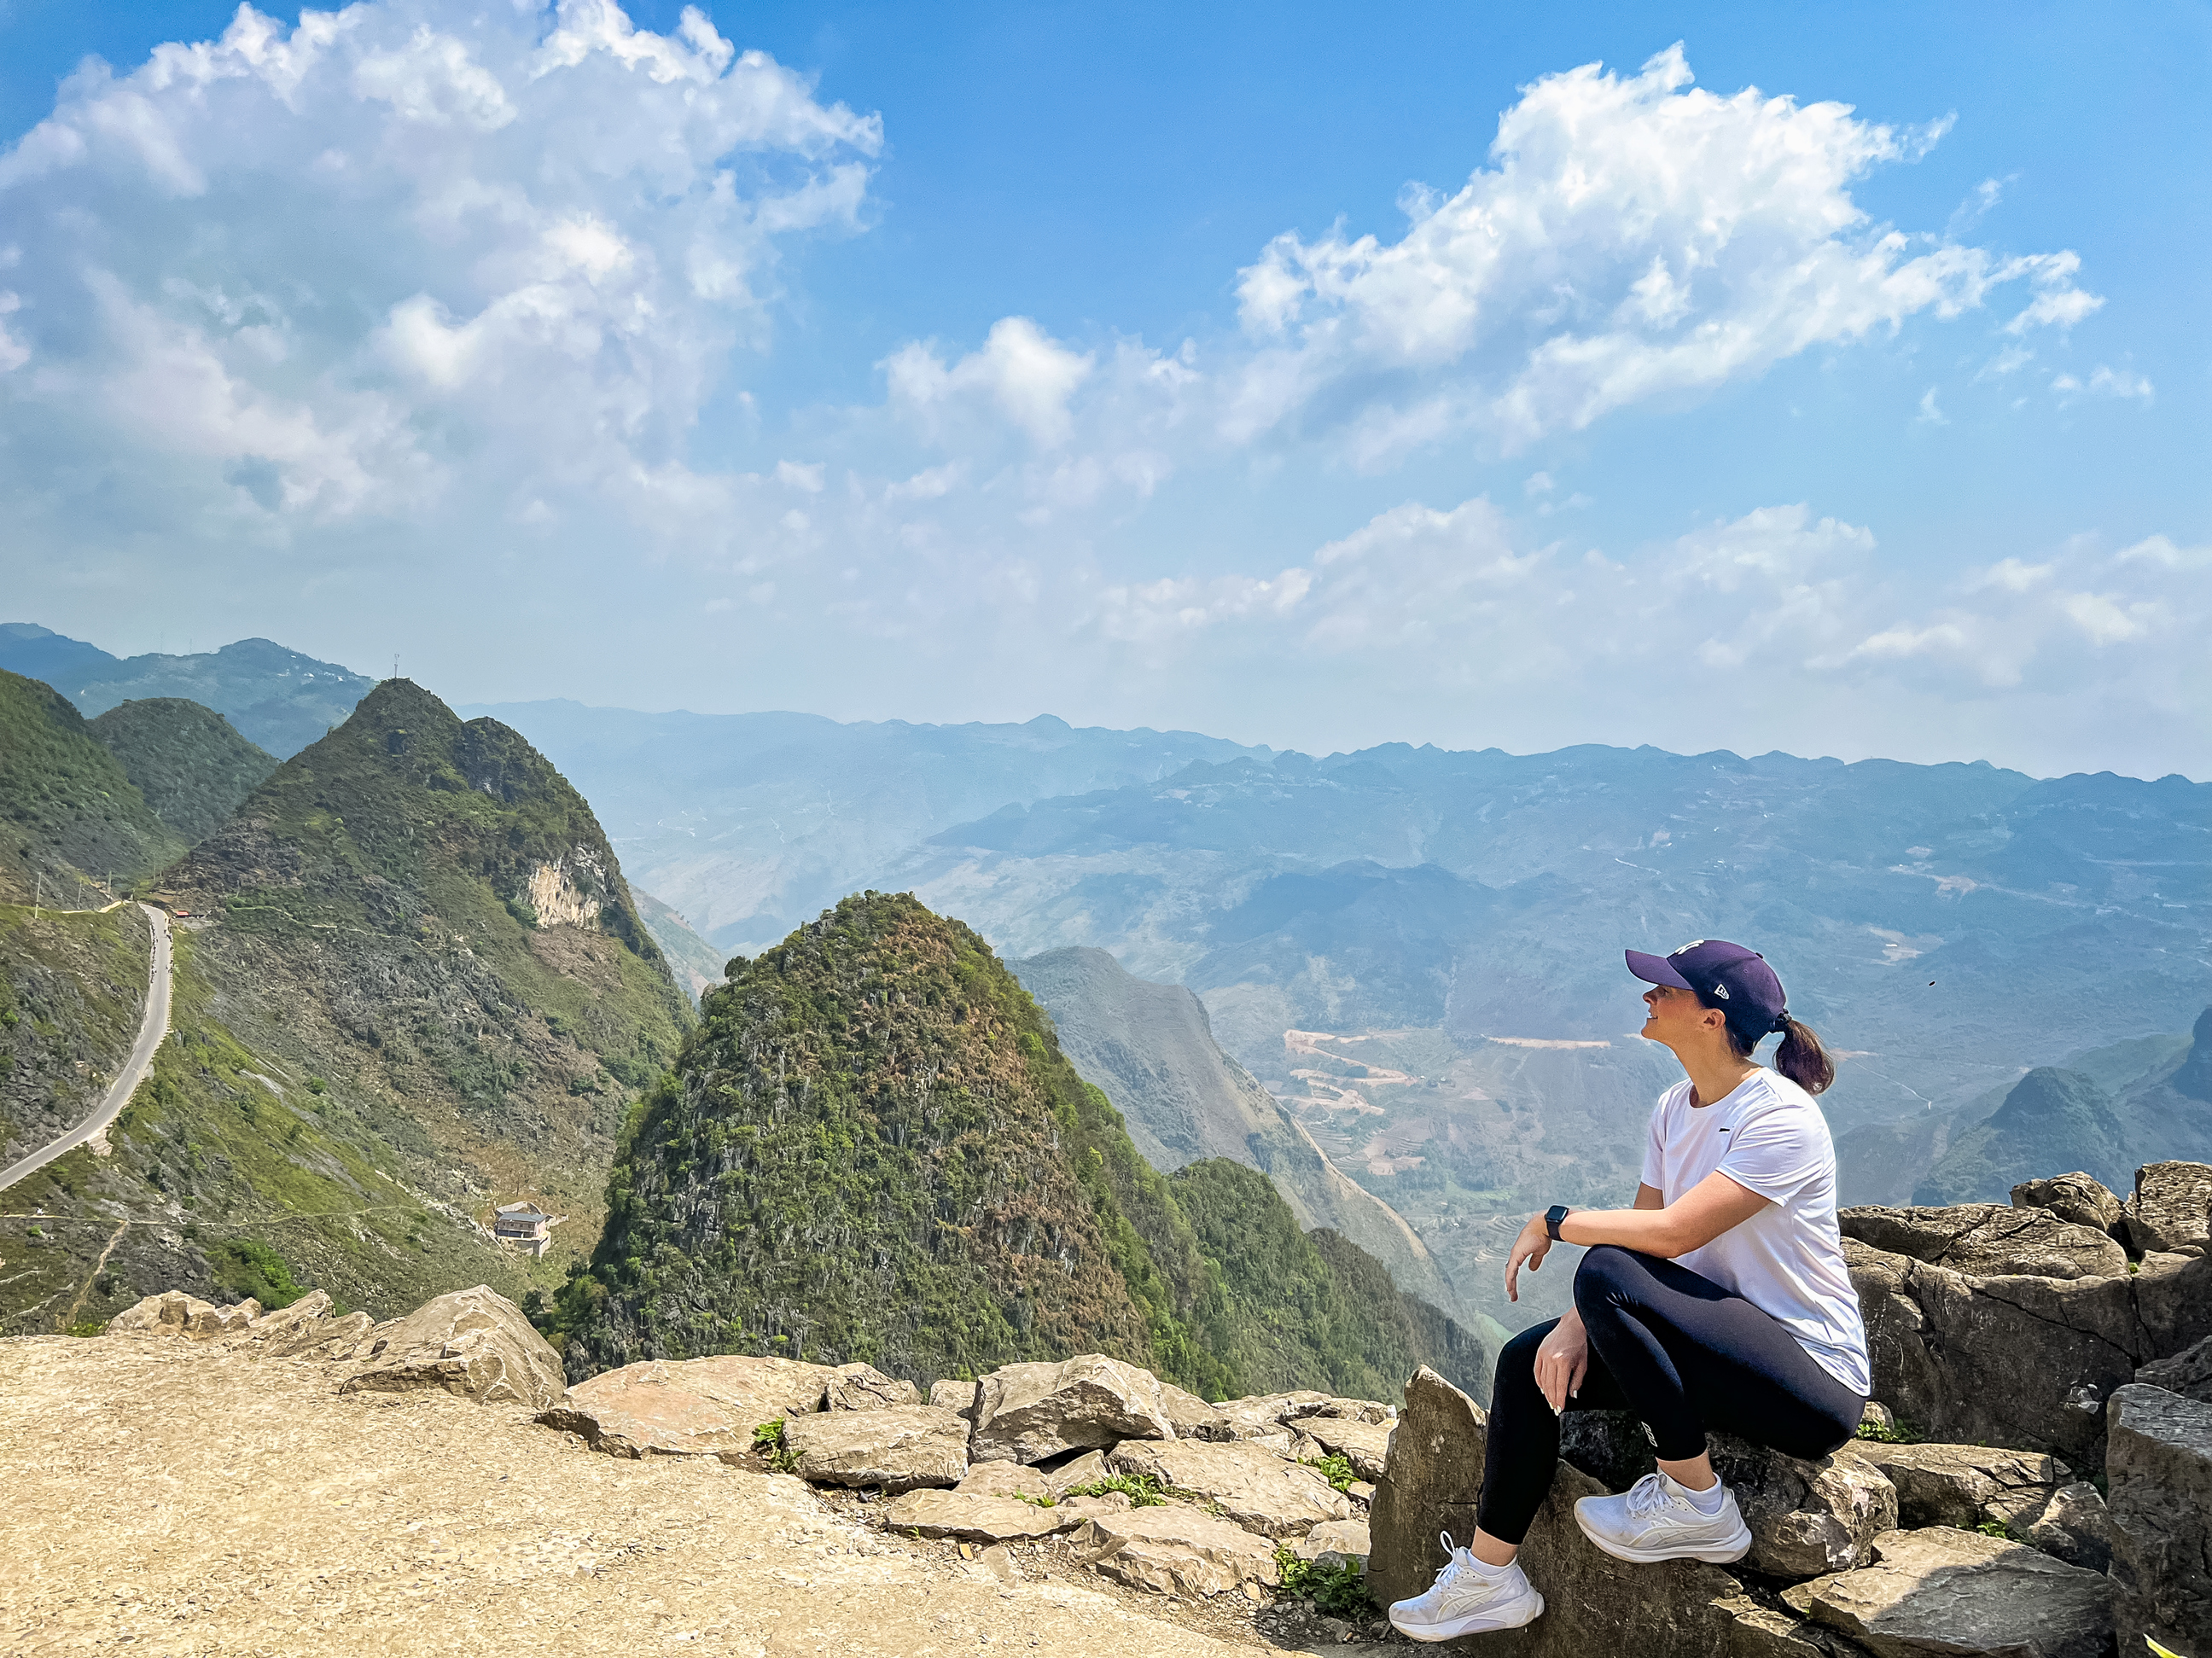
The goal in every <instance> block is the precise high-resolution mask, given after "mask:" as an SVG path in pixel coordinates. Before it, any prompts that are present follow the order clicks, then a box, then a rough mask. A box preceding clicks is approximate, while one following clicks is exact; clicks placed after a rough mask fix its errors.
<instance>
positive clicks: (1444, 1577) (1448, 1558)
mask: <svg viewBox="0 0 2212 1658" xmlns="http://www.w3.org/2000/svg"><path fill="white" fill-rule="evenodd" d="M1437 1542H1439V1543H1441V1544H1443V1546H1444V1565H1443V1570H1442V1571H1440V1572H1438V1573H1437V1581H1436V1582H1434V1583H1432V1584H1431V1585H1430V1586H1429V1588H1430V1592H1431V1593H1432V1594H1433V1593H1434V1592H1435V1591H1436V1590H1437V1589H1448V1588H1450V1587H1451V1586H1452V1585H1453V1584H1454V1583H1456V1582H1459V1580H1460V1577H1461V1576H1462V1574H1463V1573H1464V1572H1465V1571H1466V1570H1467V1563H1468V1561H1469V1560H1471V1559H1473V1558H1474V1556H1472V1555H1470V1554H1469V1553H1468V1552H1467V1551H1466V1550H1465V1549H1463V1548H1462V1547H1460V1546H1459V1545H1458V1544H1456V1543H1455V1542H1453V1541H1452V1534H1451V1533H1449V1532H1448V1531H1440V1532H1438V1533H1437Z"/></svg>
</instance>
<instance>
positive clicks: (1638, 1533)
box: [1575, 1473, 1751, 1566]
mask: <svg viewBox="0 0 2212 1658" xmlns="http://www.w3.org/2000/svg"><path fill="white" fill-rule="evenodd" d="M1575 1523H1576V1524H1577V1525H1578V1526H1580V1527H1582V1528H1583V1536H1585V1537H1587V1538H1589V1540H1590V1541H1591V1542H1593V1543H1595V1544H1596V1545H1597V1546H1598V1547H1600V1548H1601V1549H1603V1550H1604V1551H1605V1552H1607V1554H1609V1555H1611V1556H1613V1558H1614V1559H1616V1560H1633V1561H1636V1562H1638V1563H1639V1564H1645V1563H1649V1562H1650V1561H1654V1560H1703V1561H1705V1562H1706V1563H1708V1564H1711V1565H1716V1566H1724V1565H1726V1564H1728V1563H1729V1561H1731V1560H1741V1559H1742V1558H1743V1557H1744V1556H1745V1555H1747V1554H1748V1553H1750V1552H1751V1527H1748V1526H1747V1525H1745V1524H1744V1523H1743V1511H1742V1510H1741V1509H1739V1508H1737V1507H1736V1505H1735V1492H1734V1491H1729V1489H1728V1488H1727V1487H1726V1486H1723V1487H1722V1488H1721V1507H1720V1512H1719V1513H1717V1514H1706V1513H1705V1512H1704V1511H1703V1510H1702V1509H1699V1507H1698V1506H1697V1504H1696V1503H1692V1501H1691V1500H1690V1491H1689V1489H1688V1488H1687V1487H1686V1486H1683V1485H1677V1484H1676V1483H1675V1482H1674V1480H1672V1479H1668V1477H1667V1476H1666V1475H1665V1474H1663V1473H1647V1474H1645V1475H1644V1478H1643V1479H1639V1480H1638V1481H1637V1482H1636V1483H1635V1484H1634V1485H1631V1486H1630V1487H1629V1488H1628V1489H1627V1490H1626V1491H1623V1492H1622V1493H1621V1494H1620V1496H1618V1497H1583V1499H1582V1500H1581V1501H1580V1502H1578V1503H1576V1504H1575Z"/></svg>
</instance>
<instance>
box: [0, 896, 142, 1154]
mask: <svg viewBox="0 0 2212 1658" xmlns="http://www.w3.org/2000/svg"><path fill="white" fill-rule="evenodd" d="M138 908H141V909H143V910H144V911H145V912H146V916H147V920H149V922H150V923H151V924H152V926H153V928H154V958H153V961H152V963H151V964H150V965H149V968H148V969H147V975H146V1011H145V1015H144V1017H143V1018H142V1019H141V1020H140V1021H139V1024H138V1040H137V1042H135V1043H133V1044H132V1045H131V1058H130V1060H128V1061H127V1062H126V1063H125V1066H124V1067H123V1069H122V1070H121V1071H119V1072H117V1073H116V1077H115V1082H114V1084H113V1085H112V1087H110V1088H109V1089H108V1090H107V1096H106V1098H105V1099H103V1100H101V1101H100V1109H98V1110H97V1111H95V1112H94V1113H93V1114H91V1115H90V1116H88V1117H87V1118H86V1119H85V1120H84V1121H82V1122H81V1123H79V1124H78V1125H77V1126H76V1127H74V1128H72V1129H70V1131H69V1133H66V1134H64V1135H62V1136H61V1137H60V1138H59V1139H55V1140H51V1141H49V1142H48V1143H47V1144H46V1145H43V1146H41V1147H40V1149H39V1150H38V1151H33V1152H32V1153H31V1155H30V1156H29V1157H24V1158H21V1159H20V1160H19V1161H17V1162H15V1163H10V1164H9V1165H8V1167H7V1168H5V1169H0V1192H4V1191H5V1190H7V1189H8V1187H11V1186H13V1185H14V1184H15V1182H16V1181H19V1180H21V1179H22V1178H23V1177H24V1176H25V1175H34V1174H36V1173H38V1171H39V1170H40V1169H43V1168H45V1167H46V1165H47V1164H48V1163H52V1161H53V1160H54V1159H55V1158H56V1157H60V1156H62V1155H63V1154H64V1152H68V1151H75V1150H76V1148H77V1147H78V1146H80V1145H83V1144H84V1143H85V1142H86V1141H88V1140H89V1139H94V1137H95V1136H97V1135H98V1134H99V1133H100V1131H101V1130H102V1129H104V1128H106V1127H107V1125H108V1124H110V1123H112V1122H113V1121H115V1118H116V1115H117V1114H118V1112H120V1111H121V1110H122V1109H123V1108H124V1107H125V1106H126V1105H128V1104H130V1103H131V1095H133V1094H135V1093H137V1091H138V1084H140V1083H141V1082H142V1081H143V1080H144V1078H145V1076H146V1067H147V1066H150V1065H152V1064H153V1063H154V1054H155V1050H156V1049H158V1048H160V1047H161V1039H162V1038H163V1037H165V1036H167V1035H168V1034H169V916H168V912H167V911H166V910H161V909H156V908H154V906H153V905H151V904H141V905H139V906H138Z"/></svg>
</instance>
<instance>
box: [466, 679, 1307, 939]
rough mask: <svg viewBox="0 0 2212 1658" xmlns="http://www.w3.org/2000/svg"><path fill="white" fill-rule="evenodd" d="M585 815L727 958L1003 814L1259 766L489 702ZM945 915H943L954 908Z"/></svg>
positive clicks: (1070, 737) (866, 727) (800, 722)
mask: <svg viewBox="0 0 2212 1658" xmlns="http://www.w3.org/2000/svg"><path fill="white" fill-rule="evenodd" d="M462 712H464V713H465V714H489V715H490V716H492V717H493V718H494V719H496V720H501V721H503V722H505V723H506V724H507V725H510V726H513V727H514V728H515V729H516V730H517V731H519V732H522V733H523V734H524V735H525V736H526V737H527V738H530V740H531V741H532V743H534V744H537V745H538V748H539V749H540V750H543V751H544V753H545V755H546V756H548V757H549V758H550V759H551V760H552V762H554V764H556V765H557V766H558V767H560V768H561V769H562V772H563V773H564V774H566V775H568V776H569V777H571V778H574V780H575V781H576V786H578V787H579V788H580V789H582V790H583V792H584V793H585V794H586V796H587V797H588V798H589V799H591V800H592V802H593V803H594V805H601V804H602V803H603V805H604V811H605V823H606V825H607V830H608V833H609V834H610V835H612V836H613V837H614V841H615V844H616V845H617V846H618V847H621V849H622V854H623V861H624V863H625V865H627V866H628V867H629V869H631V870H633V871H634V872H635V873H636V876H637V878H638V880H639V881H640V882H641V884H644V885H646V886H647V887H650V888H651V889H652V890H653V891H655V892H657V893H659V895H660V896H662V897H663V898H665V900H667V901H668V902H670V903H671V904H673V905H675V906H676V907H677V908H679V909H681V910H682V911H683V912H684V914H686V915H688V916H690V918H691V920H692V923H693V925H694V926H696V928H697V930H698V931H699V932H702V933H703V934H705V935H706V936H707V937H708V938H711V939H712V940H713V941H714V944H716V945H717V946H718V947H720V948H722V949H724V950H738V951H744V952H745V953H747V954H750V953H753V952H756V951H758V950H763V949H765V948H767V947H768V946H769V944H773V943H775V941H776V940H778V939H780V938H782V937H783V936H784V934H786V933H787V932H789V931H790V930H791V929H792V928H793V927H794V926H799V924H800V923H802V922H804V921H807V920H811V919H812V918H813V917H814V916H815V914H817V912H819V911H820V910H821V909H822V908H823V906H825V905H827V904H830V903H834V902H836V900H838V899H839V898H841V897H843V896H845V895H846V894H848V893H850V892H854V891H858V890H863V889H865V888H867V887H870V886H880V885H882V883H881V882H880V881H878V880H876V879H875V877H876V876H878V874H880V873H881V872H883V871H884V870H885V869H887V868H889V867H890V865H892V864H893V863H894V862H895V861H896V859H897V858H898V856H899V855H900V854H901V853H903V852H905V851H906V850H907V848H908V847H912V846H914V845H915V843H916V842H918V841H923V840H925V839H927V837H928V836H930V835H934V834H936V833H937V832H938V831H939V830H940V829H946V828H949V827H950V826H951V825H952V824H955V823H960V822H962V821H963V820H964V819H967V818H970V817H981V816H983V815H985V814H987V813H989V812H992V811H996V810H997V809H998V808H999V807H1000V806H1002V805H1006V804H1008V803H1009V802H1017V803H1018V802H1025V801H1030V800H1035V799H1042V798H1043V797H1045V796H1048V795H1061V794H1072V793H1080V792H1082V791H1085V790H1089V789H1098V788H1117V787H1120V786H1122V785H1124V784H1132V783H1150V782H1152V781H1154V780H1158V779H1159V778H1163V777H1165V776H1168V775H1170V774H1172V773H1174V772H1176V771H1179V770H1181V769H1182V768H1183V767H1185V766H1187V765H1188V764H1189V763H1190V762H1193V761H1194V760H1207V761H1220V760H1230V759H1234V758H1236V757H1237V756H1256V757H1258V758H1261V759H1265V758H1267V756H1268V755H1269V752H1270V751H1269V750H1266V749H1248V748H1245V747H1243V746H1241V745H1240V744H1235V743H1231V742H1227V741H1225V740H1224V739H1223V738H1218V737H1201V736H1198V735H1196V734H1194V733H1192V732H1154V731H1129V732H1122V731H1104V730H1099V729H1096V728H1091V729H1084V730H1078V729H1076V728H1075V727H1073V726H1069V725H1068V724H1067V723H1066V721H1064V720H1055V719H1053V718H1052V717H1051V716H1050V715H1043V716H1041V717H1039V718H1037V719H1036V720H1030V722H1029V723H1028V724H1027V725H1022V726H1011V725H1008V726H987V725H966V726H914V725H908V724H907V723H906V722H905V721H903V720H885V721H881V722H864V723H860V724H856V725H841V724H839V723H838V722H837V721H836V720H824V719H822V718H821V717H819V716H818V715H815V714H684V713H676V714H636V713H633V712H631V711H629V710H628V709H625V708H586V707H585V706H584V705H583V704H581V703H580V702H569V701H548V702H517V703H494V704H484V705H478V706H474V707H471V708H465V709H464V710H463V711H462ZM955 913H956V914H957V912H955Z"/></svg>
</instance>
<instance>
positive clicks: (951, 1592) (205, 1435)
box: [0, 1336, 1403, 1658]
mask: <svg viewBox="0 0 2212 1658" xmlns="http://www.w3.org/2000/svg"><path fill="white" fill-rule="evenodd" d="M333 1381H334V1378H333V1376H332V1375H331V1370H330V1369H329V1368H328V1367H327V1366H326V1365H324V1364H321V1363H317V1362H315V1361H313V1360H299V1359H263V1358H259V1357H252V1356H250V1355H247V1354H244V1353H234V1352H228V1351H222V1350H220V1349H217V1348H212V1347H206V1346H198V1345H193V1344H190V1343H187V1342H185V1341H183V1340H180V1339H175V1338H161V1337H154V1336H104V1337H99V1338H96V1339H90V1340H82V1339H70V1338H67V1337H58V1336H55V1337H27V1338H21V1339H12V1340H6V1341H0V1560H4V1561H5V1562H6V1563H7V1566H6V1570H5V1571H4V1572H0V1649H4V1650H6V1651H7V1652H9V1653H11V1654H21V1655H26V1658H28V1655H45V1654H50V1653H78V1652H106V1651H123V1650H127V1651H130V1652H131V1653H143V1654H149V1655H164V1658H167V1655H176V1658H188V1655H189V1658H201V1655H217V1654H220V1655H230V1654H267V1655H271V1658H298V1655H307V1654H319V1653H333V1654H337V1653H343V1654H347V1655H394V1658H400V1655H404V1658H415V1655H427V1654H433V1653H438V1654H443V1653H462V1652H466V1653H469V1654H471V1655H474V1658H482V1655H485V1654H488V1653H491V1652H494V1651H499V1652H503V1653H518V1652H520V1653H550V1654H561V1655H592V1654H600V1653H617V1652H619V1653H622V1654H624V1655H637V1654H657V1653H667V1654H676V1653H686V1652H698V1653H708V1652H711V1653H724V1654H732V1655H742V1658H770V1655H774V1658H796V1655H800V1654H816V1653H826V1654H854V1655H871V1654H883V1655H886V1658H889V1655H896V1658H927V1655H933V1654H948V1655H949V1654H955V1653H957V1654H963V1655H974V1654H990V1653H996V1652H1006V1653H1009V1654H1036V1655H1052V1654H1066V1655H1070V1658H1100V1655H1102V1654H1114V1655H1120V1654H1159V1655H1186V1654H1188V1655H1201V1654H1203V1655H1222V1658H1227V1655H1231V1654H1236V1655H1239V1658H1242V1655H1247V1654H1250V1653H1254V1652H1300V1651H1303V1652H1333V1653H1347V1652H1350V1653H1357V1652H1359V1651H1361V1650H1362V1649H1364V1648H1366V1647H1367V1644H1368V1643H1366V1641H1365V1640H1364V1639H1362V1638H1359V1637H1360V1635H1361V1634H1364V1631H1362V1632H1355V1631H1352V1630H1351V1629H1349V1628H1347V1627H1345V1626H1342V1625H1334V1624H1327V1623H1324V1622H1322V1620H1319V1619H1313V1618H1311V1617H1309V1616H1304V1615H1301V1613H1300V1611H1299V1609H1298V1608H1297V1607H1295V1606H1274V1605H1273V1604H1269V1605H1267V1606H1256V1607H1255V1606H1254V1605H1253V1604H1252V1603H1251V1602H1250V1601H1249V1600H1231V1599H1230V1598H1229V1597H1220V1598H1218V1599H1216V1600H1213V1601H1212V1602H1203V1603H1191V1602H1182V1601H1176V1600H1168V1599H1164V1598H1162V1597H1159V1596H1155V1595H1149V1594H1140V1593H1139V1592H1136V1591H1133V1590H1127V1589H1123V1588H1120V1587H1119V1586H1117V1585H1115V1584H1112V1583H1109V1582H1106V1581H1105V1580H1103V1579H1102V1578H1100V1577H1098V1576H1097V1575H1096V1574H1094V1573H1091V1572H1090V1571H1087V1570H1085V1569H1083V1568H1081V1567H1080V1566H1079V1565H1077V1564H1075V1563H1074V1561H1073V1559H1071V1558H1069V1557H1068V1555H1067V1552H1066V1549H1065V1547H1064V1546H1056V1545H1055V1546H1043V1547H1041V1548H1037V1549H1033V1550H1015V1551H1009V1552H1007V1554H1006V1557H1004V1558H989V1559H986V1558H982V1557H981V1552H980V1551H973V1550H971V1551H969V1553H970V1554H973V1555H974V1556H975V1558H969V1557H968V1555H966V1554H963V1552H962V1551H961V1550H960V1549H959V1548H958V1547H957V1546H955V1545H952V1544H949V1543H948V1544H932V1543H917V1542H911V1541H908V1540H904V1539H899V1538H895V1537H889V1536H886V1535H885V1534H884V1533H883V1532H882V1531H880V1530H879V1529H877V1528H876V1527H875V1525H874V1523H873V1516H872V1513H871V1512H870V1510H871V1509H872V1507H873V1506H874V1505H872V1504H871V1503H866V1502H864V1501H862V1500H861V1499H860V1497H857V1496H848V1495H847V1494H844V1493H834V1494H824V1495H817V1493H816V1492H814V1491H812V1490H811V1489H810V1488H809V1487H808V1486H806V1485H805V1484H804V1483H802V1482H801V1481H799V1480H798V1479H793V1478H792V1477H790V1476H788V1475H782V1474H775V1473H768V1472H766V1471H756V1470H753V1469H749V1468H744V1467H724V1466H723V1465H721V1464H720V1463H718V1462H714V1461H708V1460H690V1459H681V1460H679V1459H674V1458H667V1459H653V1460H652V1461H644V1462H629V1461H618V1460H617V1459H615V1458H612V1457H607V1456H601V1455H595V1454H594V1453H592V1452H589V1451H586V1450H585V1449H584V1448H582V1447H581V1446H580V1444H579V1443H578V1442H575V1441H574V1439H573V1438H570V1437H568V1436H563V1435H560V1434H556V1433H553V1432H551V1431H550V1430H546V1429H544V1428H540V1427H538V1426H536V1425H535V1424H532V1422H531V1421H530V1419H529V1417H528V1416H527V1415H526V1414H525V1413H522V1412H516V1411H513V1410H511V1409H504V1408H501V1407H496V1406H495V1407H489V1408H487V1407H479V1406H473V1405H470V1404H467V1403H465V1402H464V1401H462V1400H457V1399H454V1398H453V1397H451V1396H449V1395H447V1394H442V1393H425V1394H403V1395H398V1396H393V1395H356V1396H355V1397H352V1398H345V1399H341V1398H339V1397H337V1394H336V1393H335V1392H334V1391H333V1385H332V1384H333ZM1394 1644H1395V1643H1394ZM1400 1650H1401V1651H1402V1650H1403V1648H1402V1647H1401V1648H1400Z"/></svg>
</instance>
